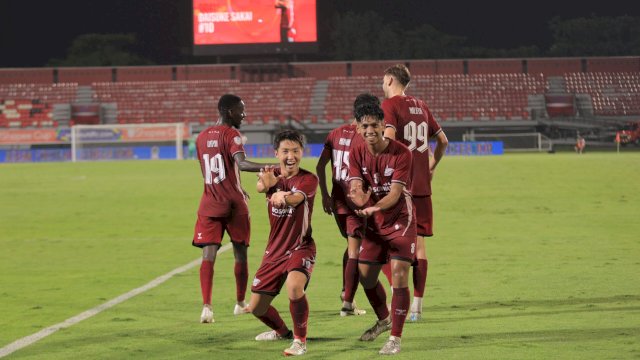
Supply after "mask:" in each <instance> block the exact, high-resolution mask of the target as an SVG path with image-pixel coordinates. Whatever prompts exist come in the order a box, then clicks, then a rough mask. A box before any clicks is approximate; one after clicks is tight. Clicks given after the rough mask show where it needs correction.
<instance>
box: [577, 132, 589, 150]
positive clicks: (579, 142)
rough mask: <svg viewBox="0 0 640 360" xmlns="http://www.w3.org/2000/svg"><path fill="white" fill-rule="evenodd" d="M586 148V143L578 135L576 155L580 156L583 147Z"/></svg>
mask: <svg viewBox="0 0 640 360" xmlns="http://www.w3.org/2000/svg"><path fill="white" fill-rule="evenodd" d="M585 146H587V141H586V140H585V139H584V137H582V135H578V139H577V140H576V146H575V149H576V152H577V153H578V154H582V153H583V152H584V147H585Z"/></svg>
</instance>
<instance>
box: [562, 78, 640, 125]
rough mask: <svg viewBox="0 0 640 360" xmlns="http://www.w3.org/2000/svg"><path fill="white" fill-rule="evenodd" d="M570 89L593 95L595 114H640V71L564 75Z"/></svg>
mask: <svg viewBox="0 0 640 360" xmlns="http://www.w3.org/2000/svg"><path fill="white" fill-rule="evenodd" d="M564 78H565V84H566V91H567V92H569V93H573V94H588V95H589V96H591V102H592V104H593V112H594V114H595V115H604V116H627V115H640V73H638V72H634V73H631V72H593V73H568V74H565V75H564Z"/></svg>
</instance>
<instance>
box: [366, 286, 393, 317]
mask: <svg viewBox="0 0 640 360" xmlns="http://www.w3.org/2000/svg"><path fill="white" fill-rule="evenodd" d="M364 293H365V294H366V295H367V299H369V304H371V307H372V308H373V311H375V313H376V316H378V320H382V319H386V318H387V317H388V316H389V309H387V293H386V292H385V291H384V287H382V284H380V281H378V283H377V284H376V286H374V287H372V288H371V289H364Z"/></svg>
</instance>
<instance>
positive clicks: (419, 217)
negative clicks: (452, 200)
mask: <svg viewBox="0 0 640 360" xmlns="http://www.w3.org/2000/svg"><path fill="white" fill-rule="evenodd" d="M413 205H414V206H415V207H416V227H417V228H418V236H433V208H432V207H431V196H414V197H413Z"/></svg>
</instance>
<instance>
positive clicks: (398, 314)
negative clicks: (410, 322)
mask: <svg viewBox="0 0 640 360" xmlns="http://www.w3.org/2000/svg"><path fill="white" fill-rule="evenodd" d="M410 296H411V295H410V294H409V288H408V287H406V288H394V289H393V296H392V297H391V310H392V314H391V336H397V337H401V336H402V328H403V327H404V322H405V320H406V319H407V311H408V310H409V300H410Z"/></svg>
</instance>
